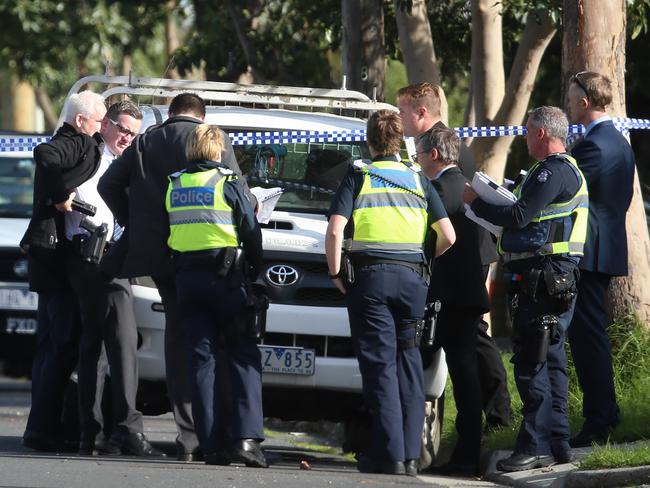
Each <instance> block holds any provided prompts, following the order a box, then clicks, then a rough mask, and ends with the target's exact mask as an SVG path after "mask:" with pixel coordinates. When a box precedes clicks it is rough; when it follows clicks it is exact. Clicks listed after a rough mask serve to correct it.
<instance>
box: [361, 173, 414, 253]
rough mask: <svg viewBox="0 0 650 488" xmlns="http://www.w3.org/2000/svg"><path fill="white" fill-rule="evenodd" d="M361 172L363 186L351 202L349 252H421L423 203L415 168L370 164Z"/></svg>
mask: <svg viewBox="0 0 650 488" xmlns="http://www.w3.org/2000/svg"><path fill="white" fill-rule="evenodd" d="M409 164H411V163H409ZM361 171H362V172H363V185H362V186H361V190H360V192H359V195H358V196H357V197H356V199H355V201H354V209H353V211H352V220H353V221H354V234H353V237H352V241H351V244H350V247H349V250H350V251H352V252H364V251H388V252H398V253H422V249H423V243H424V239H425V235H426V228H427V201H426V198H425V195H424V189H423V188H422V184H421V181H420V174H419V166H416V165H411V166H410V167H409V166H407V165H406V164H405V163H403V162H398V161H374V162H373V163H372V164H368V165H366V166H365V167H363V168H361ZM382 177H383V178H385V179H382ZM396 184H397V185H399V186H401V187H403V188H407V189H408V190H409V191H405V190H403V189H402V188H398V187H397V185H396Z"/></svg>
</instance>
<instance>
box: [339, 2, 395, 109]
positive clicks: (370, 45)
mask: <svg viewBox="0 0 650 488" xmlns="http://www.w3.org/2000/svg"><path fill="white" fill-rule="evenodd" d="M341 13H342V17H343V73H344V74H345V75H346V76H347V88H349V89H351V90H358V91H360V92H363V93H365V94H366V95H368V96H369V97H371V98H372V97H373V96H374V95H375V94H376V97H377V100H383V99H384V73H385V71H386V51H385V47H384V12H383V10H382V5H381V0H341Z"/></svg>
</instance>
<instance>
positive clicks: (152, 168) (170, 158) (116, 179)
mask: <svg viewBox="0 0 650 488" xmlns="http://www.w3.org/2000/svg"><path fill="white" fill-rule="evenodd" d="M201 123H202V122H201V121H200V120H197V119H194V118H192V117H183V116H177V117H172V118H170V119H167V120H166V121H165V122H164V123H163V124H160V125H157V126H153V127H150V128H149V129H148V130H147V131H146V132H145V133H144V134H141V135H139V136H137V137H136V138H135V140H134V141H133V143H132V144H131V145H130V146H129V147H128V148H127V149H126V150H125V151H124V153H123V154H122V156H120V157H119V158H117V159H115V160H114V161H113V162H112V163H111V165H110V167H109V168H108V170H106V173H104V175H103V176H102V177H101V178H100V180H99V184H98V185H97V190H98V191H99V194H100V195H101V196H102V198H103V199H104V201H105V202H106V204H107V205H108V207H109V208H110V209H111V212H113V215H114V216H115V218H116V219H117V221H118V222H119V223H120V224H121V225H123V226H124V227H126V229H127V231H126V232H125V234H124V235H123V236H122V238H121V239H120V240H119V241H118V242H117V244H116V245H115V246H113V247H112V248H111V249H110V251H109V252H108V254H107V255H106V256H105V257H104V259H102V265H101V267H102V270H103V271H104V272H106V273H108V274H109V275H111V276H117V277H118V278H132V277H136V276H148V275H152V276H163V275H167V274H170V273H172V272H173V269H172V266H171V259H170V251H169V248H168V247H167V238H168V237H169V220H168V219H169V217H168V216H167V212H166V211H165V193H166V191H167V185H168V183H169V181H168V179H167V177H168V176H169V175H170V174H172V173H174V172H176V171H180V170H182V169H185V168H187V166H188V162H187V158H186V157H185V143H186V141H187V138H188V136H189V135H190V134H191V133H192V132H193V131H194V130H195V129H196V127H197V126H198V125H199V124H201ZM221 161H222V162H223V163H224V164H226V165H227V166H228V167H229V168H230V169H232V170H233V171H234V172H235V173H237V174H238V175H239V176H240V177H241V170H240V169H239V165H238V164H237V160H236V159H235V154H234V152H233V149H232V144H231V143H230V139H229V138H228V137H227V136H226V137H225V146H224V150H223V152H222V154H221ZM242 183H243V184H244V186H245V191H247V192H248V193H247V195H250V190H248V186H246V183H245V181H244V180H243V179H242ZM249 200H251V197H250V196H249ZM251 203H252V205H253V207H255V203H256V201H255V199H254V197H253V199H252V201H251Z"/></svg>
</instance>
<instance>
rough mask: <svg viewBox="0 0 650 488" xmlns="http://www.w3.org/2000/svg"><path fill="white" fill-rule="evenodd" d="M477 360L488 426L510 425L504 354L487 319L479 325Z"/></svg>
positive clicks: (510, 407)
mask: <svg viewBox="0 0 650 488" xmlns="http://www.w3.org/2000/svg"><path fill="white" fill-rule="evenodd" d="M476 359H477V362H478V377H479V382H480V384H481V401H482V404H483V412H484V413H485V423H486V424H487V426H488V427H501V426H506V425H510V424H511V423H512V405H511V399H510V392H509V391H508V377H507V374H506V369H505V368H504V366H503V360H502V359H501V351H499V347H498V346H497V344H496V342H495V341H494V339H493V338H492V337H491V336H490V334H488V324H487V323H486V322H485V321H484V320H480V321H479V323H478V330H477V334H476Z"/></svg>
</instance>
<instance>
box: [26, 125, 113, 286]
mask: <svg viewBox="0 0 650 488" xmlns="http://www.w3.org/2000/svg"><path fill="white" fill-rule="evenodd" d="M102 151H103V141H102V139H101V137H100V136H99V134H96V137H91V136H88V135H86V134H81V133H79V132H77V131H76V130H75V129H74V127H72V126H71V125H69V124H67V123H64V124H63V126H62V127H61V128H60V129H59V130H58V131H57V132H56V134H54V136H53V137H52V139H50V140H49V141H48V142H46V143H43V144H39V145H38V146H36V148H35V149H34V160H35V161H36V172H35V174H34V204H33V212H32V218H31V220H30V221H29V225H28V227H27V231H26V232H25V235H24V236H23V238H22V240H21V241H20V247H21V248H22V249H23V250H24V251H25V252H27V255H28V258H29V283H30V288H31V289H32V290H33V291H38V292H43V291H47V290H55V289H57V288H60V287H61V286H66V285H67V280H66V278H65V270H64V268H63V264H64V262H65V259H64V254H63V246H64V245H65V237H64V236H65V231H64V220H63V213H61V212H59V211H58V210H57V209H56V208H55V207H54V204H55V203H59V202H63V201H65V200H67V199H68V196H69V195H70V192H71V191H72V190H74V188H76V187H77V186H79V185H81V184H82V183H83V182H84V181H86V180H87V179H89V178H90V177H91V176H92V175H94V174H95V172H96V171H97V168H99V163H100V161H101V155H102Z"/></svg>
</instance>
